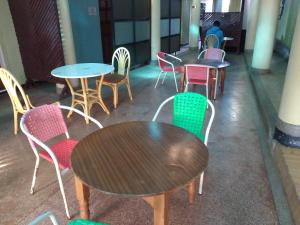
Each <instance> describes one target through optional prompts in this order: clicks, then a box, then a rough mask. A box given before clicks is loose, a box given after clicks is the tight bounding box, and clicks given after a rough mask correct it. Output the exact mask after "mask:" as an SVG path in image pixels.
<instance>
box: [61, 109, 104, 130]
mask: <svg viewBox="0 0 300 225" xmlns="http://www.w3.org/2000/svg"><path fill="white" fill-rule="evenodd" d="M59 108H61V109H66V110H70V111H73V112H76V113H78V114H79V115H81V116H83V117H87V118H88V119H89V120H91V121H92V122H93V123H95V124H96V125H97V126H98V127H99V128H100V129H102V128H103V126H102V124H101V123H100V122H99V121H97V120H96V119H94V118H93V117H90V116H88V115H87V114H85V113H83V112H81V111H80V110H78V109H75V108H73V107H69V106H65V105H59Z"/></svg>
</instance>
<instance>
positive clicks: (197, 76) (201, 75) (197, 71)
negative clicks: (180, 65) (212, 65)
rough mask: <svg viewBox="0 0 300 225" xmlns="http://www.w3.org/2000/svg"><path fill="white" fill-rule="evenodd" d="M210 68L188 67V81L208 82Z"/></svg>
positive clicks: (190, 65) (202, 66)
mask: <svg viewBox="0 0 300 225" xmlns="http://www.w3.org/2000/svg"><path fill="white" fill-rule="evenodd" d="M208 71H209V70H208V67H207V66H204V65H198V64H196V65H192V64H189V65H186V71H185V72H186V76H187V79H188V81H191V80H202V81H206V80H207V77H208V76H207V75H208Z"/></svg>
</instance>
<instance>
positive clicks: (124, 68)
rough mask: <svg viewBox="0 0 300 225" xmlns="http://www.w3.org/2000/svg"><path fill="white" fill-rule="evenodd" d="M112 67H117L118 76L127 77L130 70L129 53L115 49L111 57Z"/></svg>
mask: <svg viewBox="0 0 300 225" xmlns="http://www.w3.org/2000/svg"><path fill="white" fill-rule="evenodd" d="M111 62H112V65H113V66H114V67H115V66H117V69H116V71H117V73H118V74H120V75H124V76H128V75H129V70H130V53H129V51H128V50H127V49H126V48H124V47H120V48H117V49H116V50H115V52H114V54H113V56H112V60H111Z"/></svg>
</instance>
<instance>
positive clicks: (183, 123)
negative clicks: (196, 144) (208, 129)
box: [173, 92, 207, 142]
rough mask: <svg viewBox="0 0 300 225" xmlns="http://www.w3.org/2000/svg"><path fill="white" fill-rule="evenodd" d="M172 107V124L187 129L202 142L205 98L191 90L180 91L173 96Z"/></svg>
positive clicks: (205, 107)
mask: <svg viewBox="0 0 300 225" xmlns="http://www.w3.org/2000/svg"><path fill="white" fill-rule="evenodd" d="M173 107H174V108H173V124H174V125H176V126H178V127H181V128H183V129H186V130H188V131H189V132H191V133H193V134H194V135H196V136H197V137H198V138H200V140H202V141H203V142H204V138H205V136H204V134H203V133H202V129H203V125H204V120H205V114H206V109H207V98H206V97H205V96H203V95H200V94H197V93H193V92H185V93H180V94H177V95H176V96H175V97H174V104H173Z"/></svg>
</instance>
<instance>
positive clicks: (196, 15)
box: [189, 0, 200, 49]
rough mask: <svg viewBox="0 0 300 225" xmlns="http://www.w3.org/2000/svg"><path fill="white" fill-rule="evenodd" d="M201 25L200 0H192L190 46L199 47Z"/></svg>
mask: <svg viewBox="0 0 300 225" xmlns="http://www.w3.org/2000/svg"><path fill="white" fill-rule="evenodd" d="M199 25H200V0H192V2H191V13H190V35H189V44H190V48H197V49H198V41H199Z"/></svg>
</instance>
